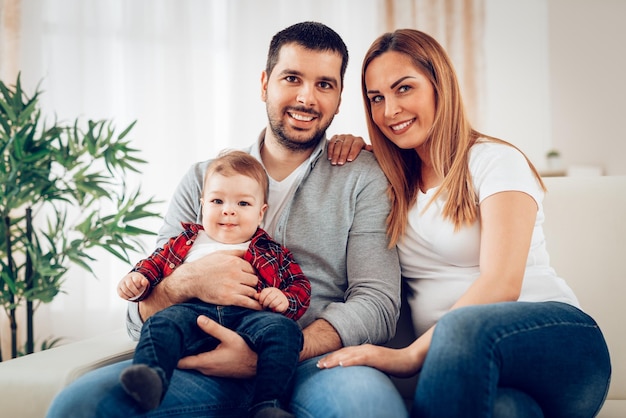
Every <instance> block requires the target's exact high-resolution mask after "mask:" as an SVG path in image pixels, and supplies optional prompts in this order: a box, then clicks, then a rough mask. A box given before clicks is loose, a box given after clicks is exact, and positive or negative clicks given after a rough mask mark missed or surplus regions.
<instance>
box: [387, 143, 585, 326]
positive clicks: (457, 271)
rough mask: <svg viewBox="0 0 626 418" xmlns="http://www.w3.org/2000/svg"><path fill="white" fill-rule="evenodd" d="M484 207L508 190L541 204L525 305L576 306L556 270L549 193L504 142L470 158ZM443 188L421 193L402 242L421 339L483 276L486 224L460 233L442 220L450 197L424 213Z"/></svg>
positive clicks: (476, 150)
mask: <svg viewBox="0 0 626 418" xmlns="http://www.w3.org/2000/svg"><path fill="white" fill-rule="evenodd" d="M469 168H470V173H471V175H472V178H473V182H474V188H475V190H476V194H477V198H478V203H480V202H482V201H483V200H484V199H485V198H487V197H489V196H491V195H493V194H495V193H498V192H502V191H511V190H516V191H522V192H524V193H527V194H529V195H530V196H531V197H532V198H533V199H535V201H536V202H537V205H538V211H537V219H536V221H535V228H534V231H533V235H532V241H531V245H530V251H529V254H528V261H527V263H526V272H525V275H524V282H523V284H522V292H521V295H520V298H519V300H520V301H533V302H538V301H560V302H565V303H569V304H571V305H574V306H579V305H578V300H577V299H576V296H575V295H574V292H573V291H572V290H571V289H570V288H569V286H568V285H567V284H566V283H565V281H564V280H563V279H561V278H559V277H558V276H557V275H556V273H555V271H554V269H552V267H550V257H549V255H548V253H547V251H546V243H545V237H544V234H543V228H542V224H543V221H544V213H543V206H542V201H543V191H542V190H541V187H540V186H539V183H538V182H537V180H536V179H535V177H534V175H533V173H532V171H531V170H530V167H529V166H528V163H527V162H526V159H525V158H524V156H523V155H522V154H521V153H520V152H519V151H517V150H516V149H515V148H513V147H510V146H508V145H504V144H498V143H491V142H486V143H479V144H476V145H474V146H473V147H472V149H471V151H470V159H469ZM436 190H437V188H433V189H430V190H428V191H427V192H426V193H422V192H419V193H418V196H417V202H416V205H415V206H414V207H413V208H412V209H411V210H410V211H409V219H408V225H407V232H406V234H405V236H404V239H401V240H400V242H399V243H398V251H399V255H400V264H401V266H402V275H403V276H404V277H405V280H406V282H407V284H408V285H409V288H410V290H411V292H410V294H409V304H410V306H411V312H412V317H413V324H414V326H415V332H416V333H417V335H421V334H422V333H424V332H425V331H426V330H427V329H428V328H430V327H431V326H432V325H433V324H434V323H435V322H436V321H437V320H438V319H439V318H440V317H441V316H442V315H443V314H444V313H446V312H447V311H448V309H449V308H450V307H451V306H452V305H453V304H454V303H455V302H456V301H457V300H458V299H459V298H460V297H461V295H462V294H463V293H464V292H465V291H466V290H467V289H468V287H469V286H470V285H471V284H472V283H473V282H474V280H476V278H477V277H478V275H479V273H480V270H479V250H480V225H479V221H476V222H475V223H474V224H473V225H471V226H464V227H462V228H461V230H459V231H456V232H455V231H454V224H453V223H452V222H450V221H449V220H444V219H443V217H442V209H443V206H444V204H445V198H446V197H445V194H443V195H442V196H440V197H439V198H438V199H437V200H436V201H434V202H432V204H431V205H430V206H429V207H428V209H427V210H426V211H425V212H423V209H424V207H425V206H426V205H427V204H428V202H429V201H430V199H431V196H432V195H433V194H434V193H435V192H436Z"/></svg>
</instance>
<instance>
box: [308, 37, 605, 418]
mask: <svg viewBox="0 0 626 418" xmlns="http://www.w3.org/2000/svg"><path fill="white" fill-rule="evenodd" d="M362 88H363V97H364V100H365V105H366V110H367V115H368V129H369V134H370V138H371V142H372V146H373V150H374V153H375V154H376V157H377V159H378V161H379V163H380V165H381V167H382V169H383V171H384V172H385V174H386V175H387V178H388V179H389V182H390V188H389V195H390V198H391V201H392V212H391V213H390V214H389V217H388V219H387V229H388V233H389V236H390V238H391V242H392V245H396V244H397V247H398V251H399V253H400V261H401V264H402V272H403V276H404V278H405V280H406V282H407V284H408V288H409V290H410V292H409V294H408V298H409V303H410V306H411V312H412V317H413V323H414V326H415V330H416V335H419V337H418V338H417V340H415V342H413V343H412V344H411V345H410V346H408V347H406V348H402V349H391V348H386V347H379V346H373V345H363V346H359V347H349V348H344V349H341V350H339V351H337V352H335V353H332V354H330V355H328V356H327V357H325V358H324V359H322V360H320V362H319V367H322V368H330V367H335V366H337V365H341V366H351V365H369V366H373V367H376V368H378V369H380V370H382V371H385V372H387V373H390V374H393V375H397V376H410V375H413V374H415V373H418V372H419V373H420V376H419V381H418V385H417V389H416V392H415V397H414V402H413V407H412V410H411V415H412V416H415V417H491V416H499V417H531V416H532V417H534V416H537V417H541V416H546V417H592V416H594V415H595V414H596V413H597V412H598V411H599V409H600V407H601V406H602V403H603V402H604V399H605V396H606V392H607V390H608V384H609V379H610V368H611V367H610V360H609V354H608V350H607V347H606V343H605V341H604V338H603V336H602V333H601V331H600V329H599V328H598V326H597V324H596V323H595V322H594V320H593V319H592V318H590V317H589V316H588V315H586V314H585V313H584V312H582V311H581V310H580V308H579V306H578V301H577V299H576V297H575V295H574V293H573V292H572V290H571V289H570V288H569V287H568V286H567V284H566V283H565V282H564V281H563V280H562V279H561V278H559V277H558V276H557V275H556V273H555V272H554V270H553V269H552V268H551V267H550V265H549V257H548V254H547V252H546V247H545V241H544V235H543V230H542V223H543V216H544V215H543V208H542V203H541V202H542V198H543V194H544V191H545V188H544V185H543V182H542V181H541V178H540V176H539V175H538V173H537V171H536V169H535V168H534V167H533V165H532V164H531V163H530V161H528V160H527V158H526V157H525V156H524V155H523V153H522V152H521V151H520V150H518V149H517V148H516V147H514V146H513V145H511V144H509V143H507V142H505V141H502V140H499V139H496V138H493V137H489V136H486V135H483V134H481V133H480V132H477V131H476V130H474V129H472V127H471V126H470V123H469V121H468V120H467V117H466V115H465V111H464V109H463V103H462V99H461V95H460V91H459V86H458V81H457V78H456V75H455V72H454V69H453V66H452V64H451V62H450V59H449V58H448V56H447V54H446V52H445V51H444V50H443V48H442V47H441V46H440V45H439V44H438V43H437V42H436V41H435V40H434V39H433V38H432V37H430V36H428V35H427V34H425V33H422V32H419V31H417V30H410V29H404V30H397V31H395V32H394V33H388V34H385V35H383V36H381V37H380V38H378V39H377V40H376V41H375V42H374V43H373V44H372V46H371V47H370V49H369V50H368V52H367V54H366V56H365V59H364V62H363V68H362Z"/></svg>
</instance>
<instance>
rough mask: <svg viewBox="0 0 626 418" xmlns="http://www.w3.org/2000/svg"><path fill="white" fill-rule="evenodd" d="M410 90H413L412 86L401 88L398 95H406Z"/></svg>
mask: <svg viewBox="0 0 626 418" xmlns="http://www.w3.org/2000/svg"><path fill="white" fill-rule="evenodd" d="M409 90H411V86H400V87H399V88H398V93H406V92H407V91H409Z"/></svg>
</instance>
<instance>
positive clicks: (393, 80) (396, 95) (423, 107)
mask: <svg viewBox="0 0 626 418" xmlns="http://www.w3.org/2000/svg"><path fill="white" fill-rule="evenodd" d="M365 86H366V90H367V97H368V98H369V101H370V105H371V116H372V120H373V121H374V123H375V124H376V126H378V128H379V129H380V130H381V131H382V133H383V134H384V135H385V136H386V137H387V138H389V140H390V141H391V142H393V143H394V144H396V145H397V146H398V147H399V148H402V149H415V150H416V151H418V153H420V149H421V148H423V145H424V144H425V143H426V141H427V139H428V137H429V135H430V129H431V128H432V126H433V121H434V118H435V90H434V88H433V86H432V84H431V83H430V81H429V80H428V78H426V76H425V75H424V74H423V73H422V72H421V71H420V70H418V69H417V67H416V66H415V65H414V64H413V62H412V61H411V59H410V58H409V57H408V56H407V55H406V54H403V53H400V52H395V51H388V52H385V53H383V54H382V55H380V56H379V57H376V58H374V59H373V60H372V61H371V62H370V64H369V66H368V67H367V68H366V70H365ZM420 154H423V153H420Z"/></svg>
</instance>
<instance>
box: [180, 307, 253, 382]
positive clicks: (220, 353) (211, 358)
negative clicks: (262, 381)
mask: <svg viewBox="0 0 626 418" xmlns="http://www.w3.org/2000/svg"><path fill="white" fill-rule="evenodd" d="M198 326H199V327H200V328H201V329H202V330H203V331H204V332H206V333H207V334H209V335H212V336H213V337H215V338H217V339H218V340H220V341H221V342H220V344H219V345H218V346H217V347H216V348H215V349H214V350H211V351H207V352H206V353H200V354H198V355H195V356H188V357H185V358H182V359H180V361H179V362H178V367H179V368H181V369H193V370H197V371H199V372H200V373H202V374H205V375H207V376H218V377H233V378H239V379H242V378H249V377H253V376H254V375H255V374H256V362H257V354H256V353H255V352H254V351H252V349H250V347H248V344H246V342H245V341H244V340H243V338H241V336H240V335H239V334H237V333H236V332H235V331H232V330H230V329H228V328H225V327H223V326H221V325H220V324H218V323H217V322H215V321H213V320H211V319H209V318H208V317H206V316H204V315H200V316H199V317H198Z"/></svg>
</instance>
